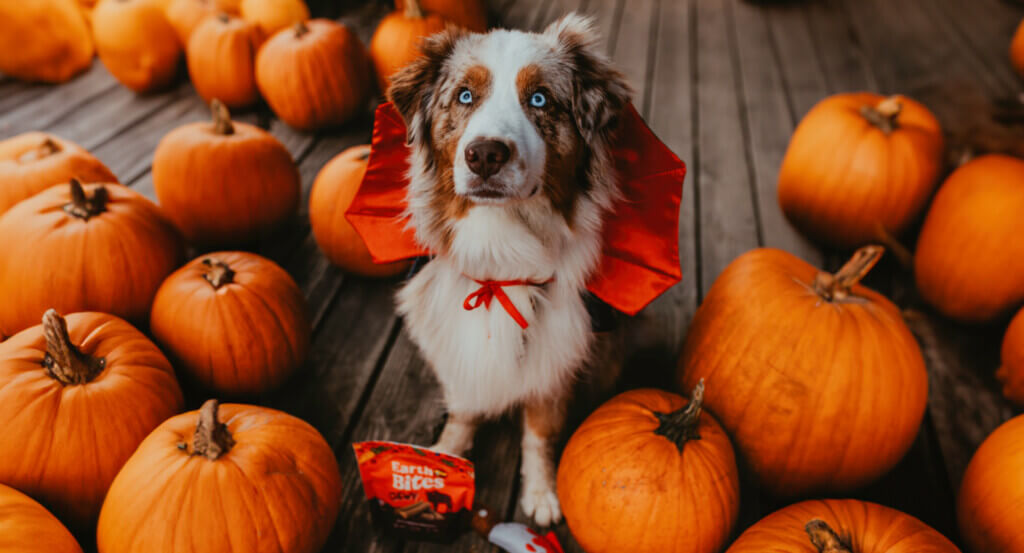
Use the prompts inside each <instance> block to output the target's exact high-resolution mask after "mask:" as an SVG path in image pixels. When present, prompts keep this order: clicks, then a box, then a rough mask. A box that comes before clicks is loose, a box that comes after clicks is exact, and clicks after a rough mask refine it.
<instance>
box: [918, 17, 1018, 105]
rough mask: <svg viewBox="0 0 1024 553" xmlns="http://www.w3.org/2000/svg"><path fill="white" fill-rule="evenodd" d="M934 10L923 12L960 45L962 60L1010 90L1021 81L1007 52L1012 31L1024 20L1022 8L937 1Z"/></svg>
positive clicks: (941, 30) (1014, 88)
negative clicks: (967, 61) (967, 60)
mask: <svg viewBox="0 0 1024 553" xmlns="http://www.w3.org/2000/svg"><path fill="white" fill-rule="evenodd" d="M935 4H936V7H937V8H938V9H936V10H926V11H927V13H928V14H929V15H930V16H931V18H932V20H933V22H934V23H935V25H936V27H937V28H939V29H940V32H943V34H947V35H948V36H950V37H952V39H953V40H955V41H956V42H959V43H960V44H961V45H962V46H963V48H964V50H963V54H962V57H965V58H967V59H969V60H970V62H971V63H972V64H974V65H975V67H976V68H977V69H978V70H979V71H984V72H986V73H989V74H990V75H991V76H992V78H994V79H995V80H996V81H998V82H1000V83H1001V84H1002V85H1004V86H1006V87H1007V88H1008V89H1010V90H1018V89H1019V88H1020V85H1021V82H1020V78H1019V77H1018V76H1017V74H1016V73H1015V72H1014V70H1013V67H1012V66H1011V64H1010V61H1009V54H1008V50H1009V48H1010V40H1011V39H1012V37H1013V33H1014V31H1016V29H1017V26H1018V25H1019V24H1020V22H1021V19H1022V18H1024V6H1021V5H1011V4H1009V3H1008V2H1000V1H997V0H976V1H974V2H964V1H963V0H939V1H937V2H936V3H935Z"/></svg>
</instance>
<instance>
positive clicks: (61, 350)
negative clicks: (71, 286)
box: [43, 309, 107, 386]
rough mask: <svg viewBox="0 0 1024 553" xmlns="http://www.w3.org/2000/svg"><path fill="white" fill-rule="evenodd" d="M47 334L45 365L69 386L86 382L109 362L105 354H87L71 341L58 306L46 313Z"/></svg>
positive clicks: (47, 369)
mask: <svg viewBox="0 0 1024 553" xmlns="http://www.w3.org/2000/svg"><path fill="white" fill-rule="evenodd" d="M43 336H44V337H45V338H46V355H45V356H44V357H43V366H44V367H46V372H47V373H49V374H50V376H51V377H53V378H55V379H57V380H58V381H60V383H61V384H63V385H65V386H72V385H76V384H85V383H86V382H89V381H91V380H92V379H93V378H95V377H96V375H98V374H100V373H101V372H103V368H104V367H105V366H106V365H107V362H106V360H105V359H103V358H102V357H93V356H91V355H86V354H84V353H82V351H81V350H79V349H78V348H77V347H75V345H74V344H72V343H71V336H70V335H69V334H68V324H67V321H65V320H64V317H61V316H60V314H58V313H57V311H56V310H54V309H47V310H46V313H44V314H43Z"/></svg>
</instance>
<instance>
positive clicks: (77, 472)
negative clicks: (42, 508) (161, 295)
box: [0, 309, 182, 539]
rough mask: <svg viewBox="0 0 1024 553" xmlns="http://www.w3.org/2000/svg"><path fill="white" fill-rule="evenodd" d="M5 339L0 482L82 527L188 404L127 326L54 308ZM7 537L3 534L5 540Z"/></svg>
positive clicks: (165, 367)
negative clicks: (130, 463) (132, 461)
mask: <svg viewBox="0 0 1024 553" xmlns="http://www.w3.org/2000/svg"><path fill="white" fill-rule="evenodd" d="M42 320H43V324H42V325H37V326H34V327H32V328H29V329H26V330H23V331H22V332H19V333H18V334H15V335H14V336H12V337H11V338H9V339H8V340H7V341H5V342H3V343H0V426H3V429H4V431H3V432H2V433H0V448H2V451H16V452H17V455H0V482H4V483H6V484H9V485H11V486H14V487H16V488H18V489H19V490H21V491H23V492H25V493H27V494H29V495H31V496H32V497H34V498H36V499H38V500H39V501H41V502H42V503H43V504H45V505H47V506H48V507H50V508H51V509H53V511H54V512H55V513H57V515H58V516H59V517H61V519H63V520H66V521H68V523H69V524H71V525H72V526H74V527H76V528H77V529H79V530H88V529H90V528H91V525H92V524H94V523H95V522H96V516H97V515H98V514H99V511H100V505H101V504H102V502H103V496H104V495H105V494H106V493H107V488H108V487H109V486H110V483H111V482H112V481H113V480H114V476H116V475H117V472H118V471H119V470H120V469H121V465H123V464H124V462H125V461H126V460H128V457H129V456H130V455H131V454H132V452H133V451H135V448H136V447H137V446H138V445H139V443H141V442H142V440H143V438H145V437H146V435H148V434H149V433H150V431H152V430H153V429H154V428H156V427H157V425H159V424H160V423H161V422H163V421H164V420H165V419H167V418H168V417H170V416H172V415H174V414H175V413H177V412H178V411H179V410H180V409H181V407H182V396H181V390H180V389H179V388H178V383H177V381H176V380H175V378H174V370H173V369H171V365H170V363H168V361H167V358H165V357H164V356H163V354H161V353H160V350H159V349H157V347H156V346H155V345H153V343H152V342H150V341H149V340H148V339H147V338H146V337H145V336H144V335H143V334H142V333H141V332H139V331H138V330H135V328H133V327H132V326H131V325H130V324H128V323H126V322H124V321H122V320H121V319H118V318H117V317H114V316H112V315H106V314H103V313H73V314H71V315H68V316H67V319H66V320H65V318H63V317H61V316H60V315H58V314H57V312H56V311H54V310H52V309H50V310H48V311H47V312H46V314H45V315H43V317H42ZM0 539H2V538H0Z"/></svg>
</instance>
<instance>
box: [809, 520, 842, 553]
mask: <svg viewBox="0 0 1024 553" xmlns="http://www.w3.org/2000/svg"><path fill="white" fill-rule="evenodd" d="M804 530H806V531H807V536H808V537H809V538H810V539H811V543H812V544H813V545H814V547H816V548H818V553H853V552H852V550H851V549H850V546H849V545H847V544H846V543H844V542H843V540H841V539H840V538H839V535H838V534H836V532H835V530H833V529H832V527H831V526H829V525H828V523H827V522H825V521H824V520H821V519H820V518H816V519H814V520H812V521H810V522H808V523H807V525H806V526H804Z"/></svg>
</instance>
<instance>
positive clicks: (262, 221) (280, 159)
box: [153, 100, 300, 246]
mask: <svg viewBox="0 0 1024 553" xmlns="http://www.w3.org/2000/svg"><path fill="white" fill-rule="evenodd" d="M211 110H212V112H213V122H212V123H206V122H197V123H189V124H187V125H184V126H181V127H178V128H177V129H175V130H173V131H171V132H170V133H168V134H167V136H165V137H164V138H163V139H162V140H160V144H158V145H157V147H156V153H155V154H154V155H153V185H154V187H155V188H156V196H157V199H158V200H159V201H160V205H161V207H163V209H164V210H165V211H166V212H167V215H168V217H170V219H171V220H172V221H174V224H175V225H176V226H177V227H178V228H179V229H180V230H181V232H182V234H184V235H185V238H187V239H188V241H189V242H192V243H194V244H201V245H207V246H208V245H223V244H238V243H243V242H251V241H255V240H256V239H257V238H259V237H260V235H262V234H264V233H267V232H269V231H271V230H273V229H274V228H276V227H278V226H279V225H281V224H282V223H284V222H285V221H287V220H288V219H290V218H292V217H293V216H294V215H295V213H296V211H297V209H298V205H299V193H300V181H299V171H298V169H297V168H296V167H295V162H294V161H293V160H292V156H291V154H290V153H289V152H288V149H287V148H285V147H284V145H283V144H281V142H279V141H278V140H277V139H276V138H274V136H273V135H272V134H270V133H268V132H267V131H264V130H263V129H261V128H259V127H256V126H255V125H250V124H248V123H237V122H233V121H231V118H230V115H229V113H228V110H227V108H226V107H224V105H223V104H222V103H221V102H219V101H216V100H215V101H214V102H212V104H211Z"/></svg>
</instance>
